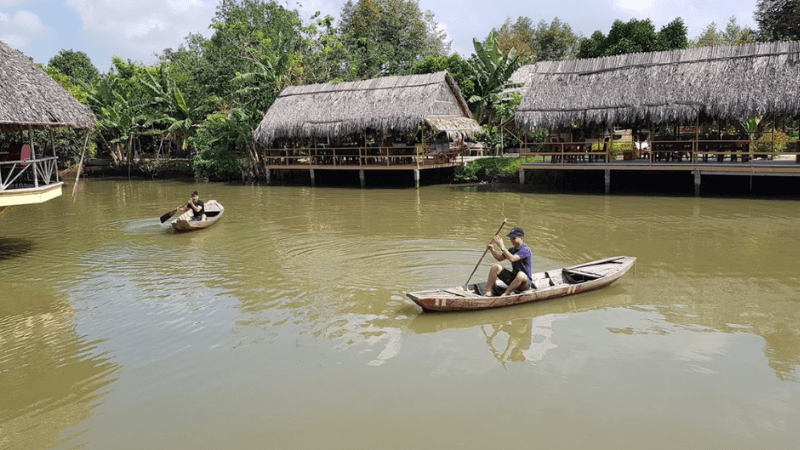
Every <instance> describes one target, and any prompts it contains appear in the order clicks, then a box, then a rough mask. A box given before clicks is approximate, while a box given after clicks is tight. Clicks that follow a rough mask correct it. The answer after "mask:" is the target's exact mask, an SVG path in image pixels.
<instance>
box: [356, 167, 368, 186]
mask: <svg viewBox="0 0 800 450" xmlns="http://www.w3.org/2000/svg"><path fill="white" fill-rule="evenodd" d="M358 178H359V179H360V180H361V189H364V188H365V187H366V186H367V182H366V179H365V178H364V169H361V170H359V171H358Z"/></svg>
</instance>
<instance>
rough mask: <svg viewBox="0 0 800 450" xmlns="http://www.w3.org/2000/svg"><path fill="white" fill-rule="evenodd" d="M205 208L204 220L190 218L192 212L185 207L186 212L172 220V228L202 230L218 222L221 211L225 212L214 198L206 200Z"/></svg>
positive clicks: (180, 230)
mask: <svg viewBox="0 0 800 450" xmlns="http://www.w3.org/2000/svg"><path fill="white" fill-rule="evenodd" d="M205 210H206V220H192V216H194V213H193V212H192V210H191V209H188V208H186V212H184V213H183V214H181V215H180V216H179V217H178V218H177V219H175V220H173V221H172V228H174V229H175V231H179V232H184V231H196V230H202V229H203V228H208V227H210V226H211V225H214V224H215V223H217V222H219V219H221V218H222V213H224V212H225V208H223V207H222V205H220V204H219V203H217V201H216V200H209V201H207V202H206V204H205Z"/></svg>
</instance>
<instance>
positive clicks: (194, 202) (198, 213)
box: [186, 191, 206, 221]
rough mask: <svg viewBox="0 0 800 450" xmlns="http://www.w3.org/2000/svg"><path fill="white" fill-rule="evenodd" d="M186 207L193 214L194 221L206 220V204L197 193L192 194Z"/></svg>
mask: <svg viewBox="0 0 800 450" xmlns="http://www.w3.org/2000/svg"><path fill="white" fill-rule="evenodd" d="M186 207H187V208H189V209H191V210H192V212H193V215H192V220H198V221H201V220H202V221H204V220H206V204H205V203H203V201H202V200H200V195H199V194H198V193H197V191H194V192H192V196H191V197H189V203H187V204H186Z"/></svg>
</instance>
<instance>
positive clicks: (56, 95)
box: [0, 41, 97, 131]
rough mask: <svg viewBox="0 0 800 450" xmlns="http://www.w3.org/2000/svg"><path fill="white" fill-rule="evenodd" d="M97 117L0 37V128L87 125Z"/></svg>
mask: <svg viewBox="0 0 800 450" xmlns="http://www.w3.org/2000/svg"><path fill="white" fill-rule="evenodd" d="M95 122H97V119H95V117H94V115H93V114H92V113H91V112H90V111H89V110H88V109H86V107H85V106H83V105H82V104H81V103H80V102H79V101H78V100H76V99H75V97H73V96H72V94H70V93H69V92H67V91H66V90H64V88H62V87H61V85H59V84H58V83H56V82H55V81H54V80H53V79H52V78H50V76H49V75H47V74H46V73H44V72H43V71H42V70H41V69H39V68H38V67H36V66H35V65H34V64H33V63H31V62H30V61H29V60H28V58H26V57H25V56H24V55H22V54H21V53H20V52H18V51H16V50H14V49H13V48H11V47H9V46H8V45H7V44H6V43H5V42H2V41H0V131H16V130H20V129H28V128H34V129H41V128H51V127H72V128H91V127H92V126H94V124H95Z"/></svg>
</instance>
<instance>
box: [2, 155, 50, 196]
mask: <svg viewBox="0 0 800 450" xmlns="http://www.w3.org/2000/svg"><path fill="white" fill-rule="evenodd" d="M57 163H58V158H57V157H55V156H48V157H45V158H36V159H26V160H16V161H3V160H0V191H7V190H12V189H30V188H32V187H33V188H38V187H40V186H47V185H50V184H54V183H58V182H59V180H58V171H57V170H56V167H57Z"/></svg>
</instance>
